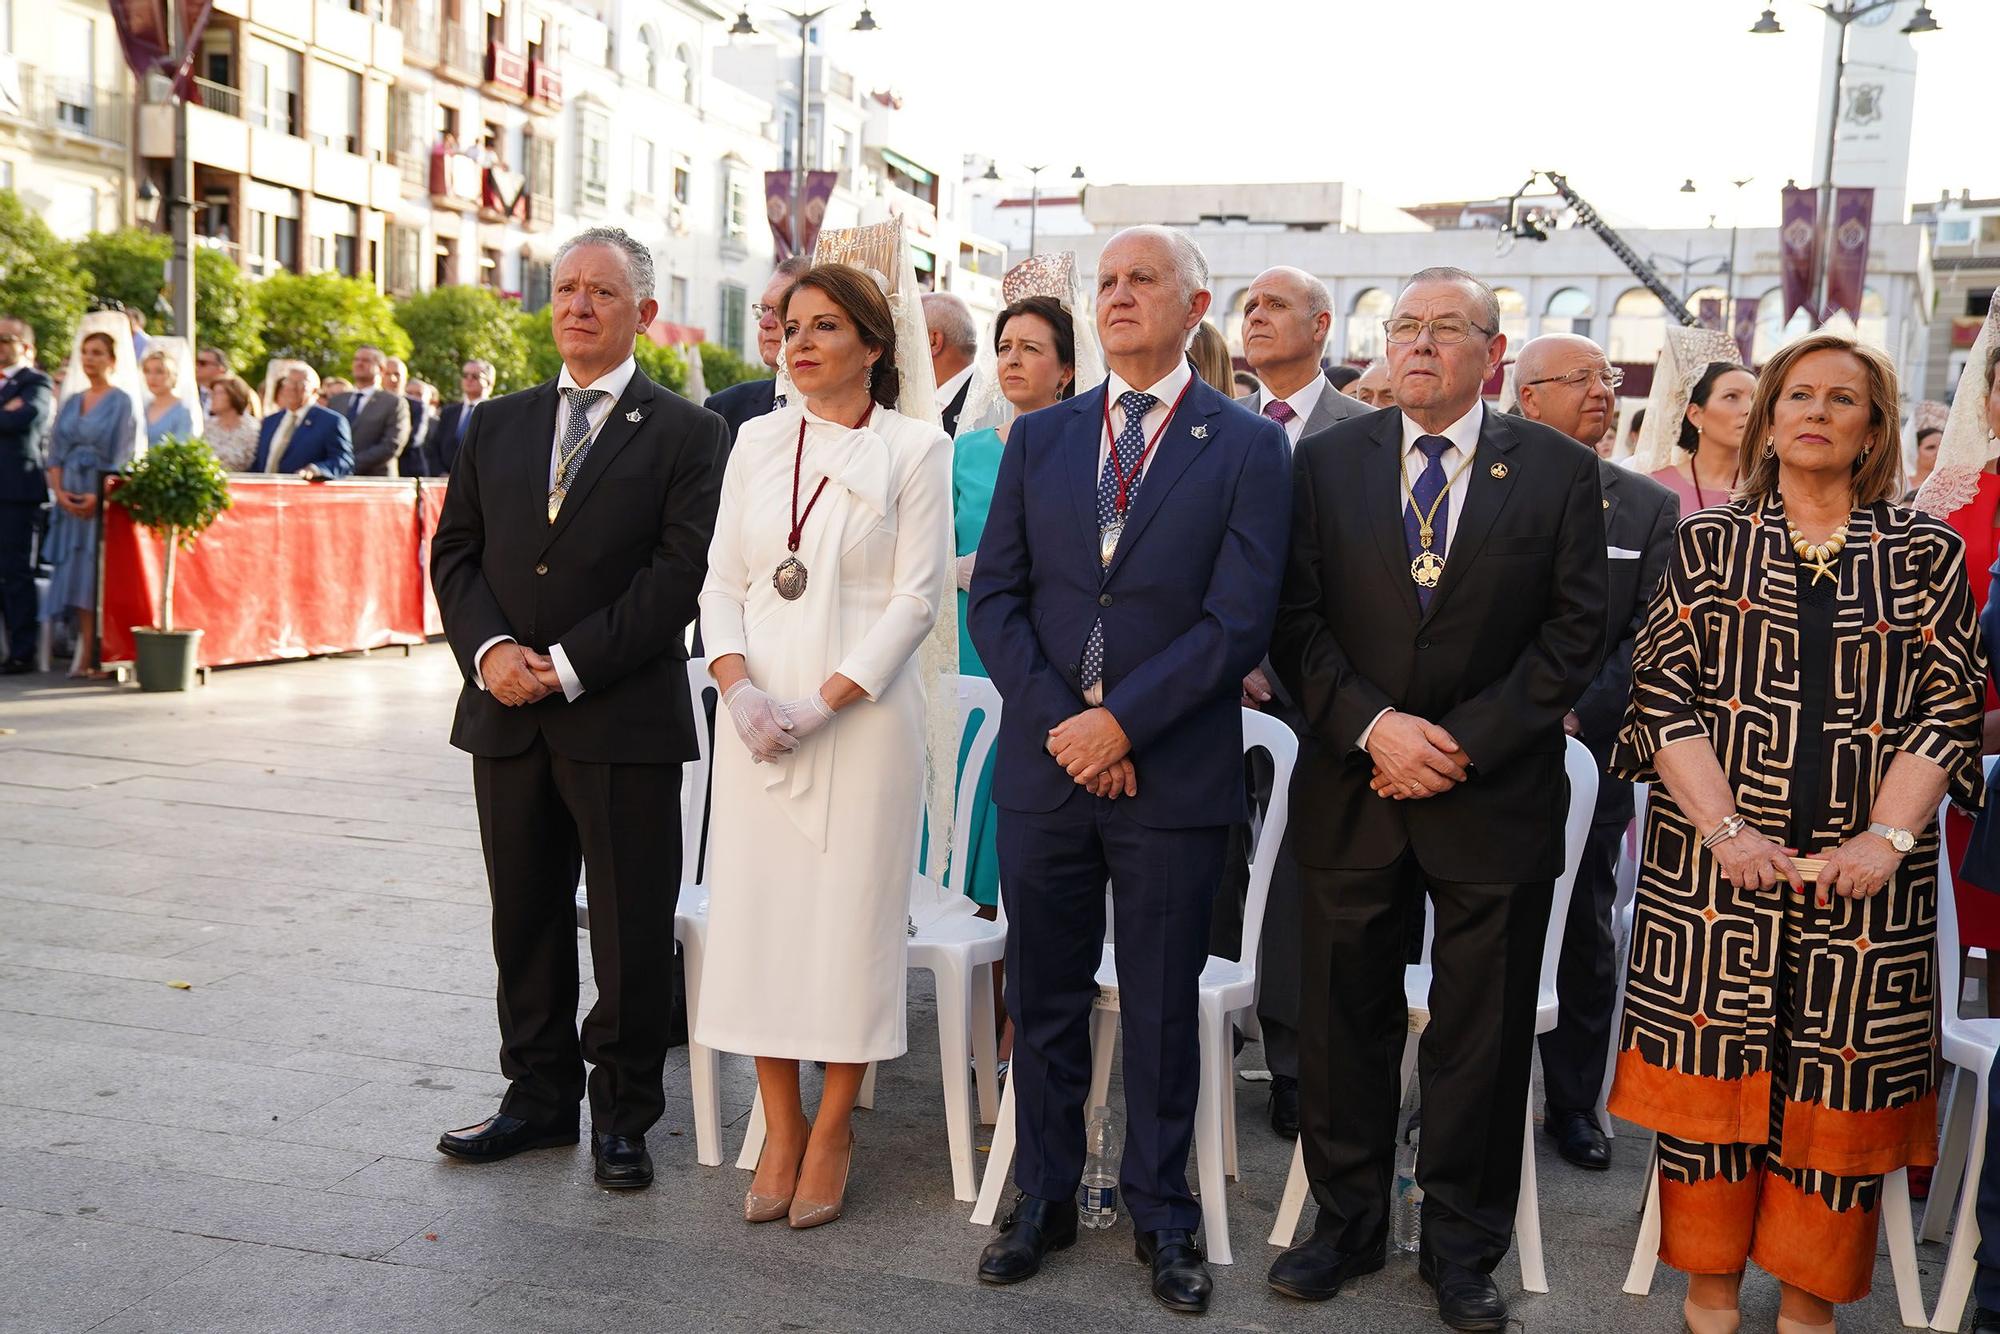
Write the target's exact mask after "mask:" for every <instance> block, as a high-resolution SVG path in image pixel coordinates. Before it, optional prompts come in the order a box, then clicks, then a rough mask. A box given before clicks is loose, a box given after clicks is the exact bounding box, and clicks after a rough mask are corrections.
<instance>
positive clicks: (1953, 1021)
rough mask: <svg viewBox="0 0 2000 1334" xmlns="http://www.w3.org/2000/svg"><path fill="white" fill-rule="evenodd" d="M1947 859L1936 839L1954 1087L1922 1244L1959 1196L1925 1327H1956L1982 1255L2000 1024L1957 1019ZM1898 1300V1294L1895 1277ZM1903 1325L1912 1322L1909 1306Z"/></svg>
mask: <svg viewBox="0 0 2000 1334" xmlns="http://www.w3.org/2000/svg"><path fill="white" fill-rule="evenodd" d="M1949 805H1950V803H1949V802H1947V803H1945V806H1949ZM1944 810H1945V807H1944V806H1941V807H1939V809H1938V820H1939V822H1940V824H1942V822H1943V820H1944ZM1950 860H1951V858H1950V856H1949V854H1948V853H1946V852H1945V850H1944V848H1943V840H1942V837H1940V840H1939V849H1938V890H1937V895H1938V908H1937V920H1938V932H1937V935H1938V941H1937V955H1938V983H1939V985H1938V997H1939V1001H1940V1004H1939V1006H1938V1008H1939V1009H1940V1010H1941V1011H1942V1012H1943V1013H1942V1020H1943V1023H1942V1028H1943V1032H1942V1034H1941V1037H1942V1040H1943V1047H1944V1059H1945V1063H1946V1064H1947V1065H1949V1066H1950V1067H1951V1083H1950V1085H1949V1087H1948V1089H1947V1092H1946V1101H1945V1116H1944V1136H1943V1139H1942V1140H1941V1142H1940V1143H1939V1146H1938V1165H1937V1170H1936V1171H1935V1172H1933V1173H1932V1174H1931V1196H1930V1202H1929V1203H1928V1204H1926V1205H1925V1206H1924V1226H1923V1237H1924V1240H1925V1241H1942V1240H1944V1233H1945V1220H1946V1218H1947V1217H1948V1215H1949V1213H1950V1210H1951V1206H1952V1199H1953V1197H1954V1196H1958V1197H1959V1198H1958V1221H1957V1223H1956V1224H1955V1225H1954V1226H1953V1228H1952V1236H1951V1249H1950V1250H1949V1251H1947V1252H1946V1254H1945V1262H1944V1281H1943V1283H1942V1284H1941V1285H1940V1286H1939V1289H1938V1302H1937V1311H1936V1313H1935V1314H1934V1315H1933V1316H1932V1317H1931V1321H1930V1326H1931V1328H1932V1329H1957V1328H1958V1324H1959V1321H1960V1320H1962V1319H1963V1318H1964V1316H1965V1304H1966V1300H1967V1298H1968V1297H1970V1296H1971V1293H1972V1274H1973V1270H1974V1268H1975V1267H1976V1266H1977V1264H1978V1255H1977V1253H1978V1250H1979V1213H1978V1205H1979V1172H1980V1168H1981V1167H1983V1166H1984V1165H1985V1161H1986V1118H1987V1116H1988V1115H1989V1114H1990V1112H1991V1110H1992V1109H1991V1108H1990V1107H1989V1106H1988V1105H1987V1093H1986V1091H1987V1079H1988V1075H1989V1074H1990V1073H1991V1071H1992V1067H1993V1058H1994V1054H1995V1053H1996V1052H2000V1019H1961V1018H1959V1015H1958V1011H1959V1005H1960V1002H1961V999H1962V997H1961V994H1960V993H1961V990H1962V988H1963V987H1964V984H1965V979H1964V976H1963V972H1962V962H1961V955H1960V953H1959V934H1958V899H1957V898H1956V897H1955V895H1954V892H1953V890H1954V887H1953V884H1952V872H1951V866H1950V864H1949V863H1950ZM1968 1084H1969V1085H1970V1086H1971V1087H1970V1088H1968V1087H1967V1085H1968ZM1968 1095H1969V1096H1968ZM1898 1175H1900V1173H1899V1174H1898ZM1961 1187H1962V1189H1961ZM1897 1296H1898V1297H1899V1298H1900V1297H1901V1296H1902V1283H1901V1279H1900V1275H1899V1276H1898V1282H1897ZM1903 1323H1905V1324H1909V1323H1910V1320H1909V1312H1908V1310H1907V1308H1906V1309H1905V1311H1904V1320H1903Z"/></svg>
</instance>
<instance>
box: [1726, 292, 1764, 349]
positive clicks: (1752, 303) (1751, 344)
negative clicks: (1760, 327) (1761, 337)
mask: <svg viewBox="0 0 2000 1334" xmlns="http://www.w3.org/2000/svg"><path fill="white" fill-rule="evenodd" d="M1729 334H1730V337H1732V338H1734V339H1735V340H1736V352H1737V355H1738V356H1740V357H1741V358H1742V359H1743V364H1744V365H1745V366H1755V365H1756V364H1757V363H1756V362H1754V361H1752V360H1751V359H1750V356H1751V352H1752V350H1753V349H1754V348H1755V347H1756V346H1757V298H1756V297H1754V296H1739V297H1737V298H1736V318H1735V319H1733V320H1731V321H1730V323H1729Z"/></svg>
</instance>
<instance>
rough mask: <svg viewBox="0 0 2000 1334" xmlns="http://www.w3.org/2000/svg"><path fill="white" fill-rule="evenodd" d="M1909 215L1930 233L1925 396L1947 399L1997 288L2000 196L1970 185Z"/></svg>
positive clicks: (1998, 277)
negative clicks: (1931, 293) (1931, 302)
mask: <svg viewBox="0 0 2000 1334" xmlns="http://www.w3.org/2000/svg"><path fill="white" fill-rule="evenodd" d="M1912 212H1913V215H1914V216H1913V218H1912V221H1913V222H1915V223H1916V224H1917V225H1918V226H1920V227H1923V228H1925V229H1926V230H1927V231H1928V232H1929V233H1930V240H1931V264H1932V266H1933V268H1934V269H1935V270H1936V274H1937V278H1936V285H1937V318H1936V319H1935V320H1933V321H1932V322H1931V345H1930V366H1929V371H1928V373H1927V374H1926V375H1925V377H1924V380H1923V396H1924V397H1925V398H1935V399H1949V398H1950V397H1951V396H1952V394H1953V393H1954V392H1956V391H1957V389H1958V377H1959V375H1960V373H1961V372H1963V371H1964V369H1965V362H1966V358H1968V357H1969V356H1971V355H1972V343H1973V340H1974V339H1975V338H1977V337H1978V336H1979V326H1980V325H1981V324H1982V323H1983V322H1984V321H1985V319H1986V311H1987V308H1988V307H1989V306H1990V305H1991V304H1992V302H1993V297H1994V293H1995V292H1996V291H2000V198H1996V199H1975V198H1974V197H1973V195H1972V192H1971V191H1970V190H1962V191H1960V192H1959V193H1958V194H1957V195H1955V196H1954V195H1949V194H1948V195H1946V196H1944V197H1943V198H1942V199H1939V200H1938V201H1937V202H1935V203H1927V204H1919V205H1917V207H1916V208H1915V209H1914V210H1912Z"/></svg>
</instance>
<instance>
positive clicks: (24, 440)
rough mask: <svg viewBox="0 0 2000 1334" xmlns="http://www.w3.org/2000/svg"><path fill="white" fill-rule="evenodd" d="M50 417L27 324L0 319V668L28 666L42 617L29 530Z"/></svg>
mask: <svg viewBox="0 0 2000 1334" xmlns="http://www.w3.org/2000/svg"><path fill="white" fill-rule="evenodd" d="M54 417H55V392H54V388H53V386H51V385H50V383H49V377H48V376H46V375H44V374H42V372H41V371H40V370H38V369H37V368H36V366H35V331H34V329H33V328H31V327H30V326H29V324H28V322H27V321H26V320H22V319H16V318H15V317H14V316H12V315H9V316H6V317H5V318H0V626H4V627H5V628H6V631H7V643H6V657H5V659H4V660H0V675H6V676H19V675H21V674H22V673H24V672H32V671H34V670H35V648H36V645H37V641H38V640H39V639H40V638H41V631H42V623H41V618H40V617H39V616H38V615H37V607H36V600H35V532H36V529H37V528H38V527H39V526H40V524H41V518H42V514H43V511H45V510H46V509H47V508H48V504H49V483H48V475H47V472H46V465H47V461H46V460H45V459H44V458H43V457H42V441H43V439H44V438H45V437H46V436H47V435H48V433H49V423H50V422H51V421H52V420H53V419H54Z"/></svg>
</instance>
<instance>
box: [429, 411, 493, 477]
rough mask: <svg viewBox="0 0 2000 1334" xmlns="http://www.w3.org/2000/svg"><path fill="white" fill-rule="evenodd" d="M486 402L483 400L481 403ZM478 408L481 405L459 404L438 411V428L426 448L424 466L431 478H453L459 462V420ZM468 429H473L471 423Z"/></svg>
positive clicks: (432, 432)
mask: <svg viewBox="0 0 2000 1334" xmlns="http://www.w3.org/2000/svg"><path fill="white" fill-rule="evenodd" d="M485 401H486V400H485V399H481V400H480V403H483V402H485ZM478 406H479V403H465V402H458V403H447V404H445V405H444V406H443V407H441V408H439V409H438V419H437V426H436V428H435V429H433V430H432V431H431V438H430V440H429V442H428V443H426V444H425V446H424V466H425V467H426V468H428V469H429V470H430V472H429V476H432V477H449V476H451V465H452V464H453V463H455V462H457V461H458V419H459V418H460V417H463V416H464V415H465V414H466V413H468V412H471V411H472V410H473V409H474V408H476V407H478ZM466 429H467V430H468V431H469V430H471V429H472V426H471V423H469V422H468V423H467V424H466Z"/></svg>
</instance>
